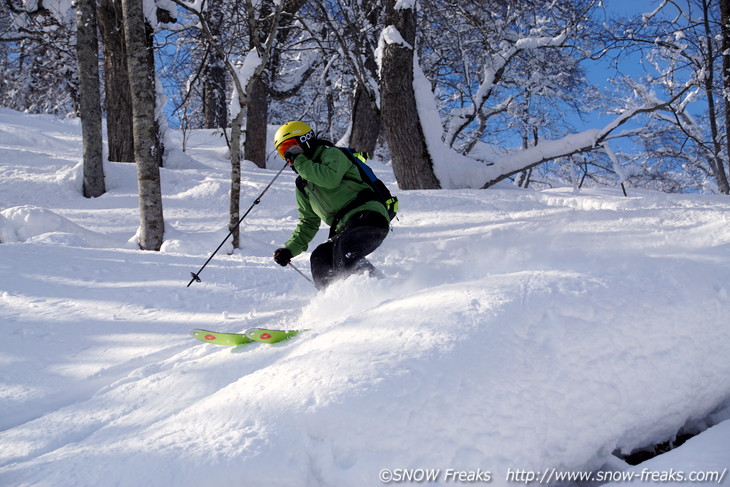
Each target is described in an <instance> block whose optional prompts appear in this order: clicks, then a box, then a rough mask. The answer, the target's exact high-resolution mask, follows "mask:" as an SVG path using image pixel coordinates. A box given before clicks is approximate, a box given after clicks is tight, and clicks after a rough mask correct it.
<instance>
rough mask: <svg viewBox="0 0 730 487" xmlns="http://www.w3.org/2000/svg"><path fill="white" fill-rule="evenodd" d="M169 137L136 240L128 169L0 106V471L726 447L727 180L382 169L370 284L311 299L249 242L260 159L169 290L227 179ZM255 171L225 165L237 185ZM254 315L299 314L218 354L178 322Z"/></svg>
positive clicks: (313, 478)
mask: <svg viewBox="0 0 730 487" xmlns="http://www.w3.org/2000/svg"><path fill="white" fill-rule="evenodd" d="M189 135H190V139H189V141H188V147H189V150H188V152H186V153H182V152H179V151H177V152H173V153H171V154H169V155H168V158H167V166H166V167H165V168H163V169H162V170H161V178H162V185H163V195H164V211H165V218H166V225H167V228H166V232H165V234H166V237H167V240H166V242H165V245H164V246H163V250H162V251H161V252H144V251H140V250H138V249H136V248H135V247H134V246H133V245H131V244H130V243H129V241H130V239H131V238H132V237H133V236H134V234H135V232H136V231H137V227H138V225H139V221H138V214H137V211H138V210H137V208H138V204H137V196H136V183H135V177H136V173H135V171H134V167H133V166H132V165H131V164H123V163H107V164H106V167H105V171H106V178H107V180H106V182H107V189H108V192H107V193H106V194H105V195H103V196H101V197H99V198H95V199H85V198H83V197H82V196H81V194H80V183H79V177H80V176H79V175H80V172H81V166H80V164H79V161H80V157H81V143H80V128H79V125H78V123H77V122H76V121H73V120H55V119H53V118H51V117H49V116H40V115H25V114H19V113H16V112H12V111H10V110H6V109H0V195H2V199H1V200H0V215H2V216H0V238H1V239H2V240H3V242H4V243H2V244H0V276H2V280H0V332H1V333H2V336H3V337H4V340H3V342H2V344H1V345H0V364H1V368H0V430H1V431H0V485H9V486H20V485H22V486H54V487H59V486H99V485H119V486H135V487H137V486H145V485H149V486H163V485H175V486H178V487H186V486H191V487H192V486H196V487H200V486H215V487H218V486H226V485H231V486H234V485H247V486H287V487H291V486H307V487H309V486H345V485H347V486H377V485H383V484H382V483H381V480H388V475H389V474H390V475H391V477H390V479H391V480H393V479H396V481H398V482H399V483H411V482H408V481H403V480H402V479H403V478H404V475H406V474H413V475H417V474H418V470H417V469H424V470H421V473H423V472H424V471H426V470H429V469H430V470H429V471H430V472H431V473H437V474H438V477H437V481H436V482H432V484H434V485H441V484H458V483H468V479H469V478H472V479H477V477H476V475H477V474H478V473H480V472H481V473H482V474H484V473H485V472H487V473H489V476H490V480H491V482H490V483H491V484H493V485H507V484H509V483H514V482H515V481H519V480H518V479H516V478H515V471H516V470H518V469H519V470H520V471H521V472H523V473H524V472H545V471H548V470H547V469H557V470H559V471H570V472H601V471H603V470H608V469H611V470H615V469H617V470H619V471H624V472H631V471H632V470H630V469H634V470H635V471H636V472H639V473H641V472H642V470H643V469H650V470H655V471H661V470H668V469H670V468H674V469H675V470H680V469H682V470H685V471H689V470H693V471H705V470H708V469H710V470H715V471H722V470H723V469H726V468H727V467H730V448H728V445H729V444H730V426H729V425H730V421H728V419H730V413H728V404H729V403H728V398H729V396H730V354H728V347H729V346H730V328H728V326H727V310H728V309H730V281H729V280H728V275H729V274H730V273H729V271H730V225H728V223H729V222H730V200H728V198H727V197H724V196H702V195H668V194H661V193H653V192H646V191H637V190H633V189H631V188H628V194H629V197H624V196H622V194H621V192H620V190H616V189H600V188H597V189H587V190H583V191H581V192H580V193H576V192H574V191H573V190H572V189H570V188H556V189H553V190H548V191H532V190H522V189H516V188H514V187H511V186H509V185H505V184H502V185H499V186H498V187H496V188H492V189H490V190H474V189H459V190H450V191H396V193H397V194H398V196H399V198H400V201H401V204H400V208H401V211H400V214H399V221H397V222H396V223H395V228H394V231H393V232H392V233H391V234H390V235H389V236H388V238H387V239H386V241H385V243H384V244H383V246H382V247H381V248H380V249H378V250H377V251H376V252H375V253H374V254H373V256H372V261H373V262H374V264H375V265H376V266H377V267H378V268H380V269H381V270H382V271H383V272H384V273H385V274H386V275H387V276H388V278H387V279H385V280H382V281H380V280H374V279H370V278H368V277H366V276H355V277H352V278H350V279H347V280H344V281H340V282H338V283H336V284H334V285H333V286H332V287H331V288H329V289H328V290H326V291H324V292H321V293H317V292H316V291H315V290H314V288H313V287H312V286H311V284H310V283H308V282H307V281H306V280H304V279H302V278H301V277H300V276H298V275H297V274H296V273H295V272H293V271H292V270H291V269H285V268H281V267H279V266H277V265H276V264H275V263H274V262H273V260H272V258H271V255H272V253H273V250H274V249H275V248H277V247H278V246H279V245H280V244H281V243H283V242H284V241H286V239H287V238H288V237H289V235H290V232H291V231H292V230H293V228H294V226H295V224H296V220H297V212H296V210H295V208H294V178H295V174H294V173H291V172H289V171H285V172H284V173H282V175H281V176H280V177H279V178H278V179H277V181H276V182H275V183H274V185H273V186H272V187H271V189H270V190H269V191H268V192H267V193H266V195H265V196H264V198H263V199H262V200H261V204H259V205H257V206H256V207H255V209H254V210H253V211H252V212H251V214H250V215H249V216H248V218H247V219H246V220H245V221H244V224H243V226H242V238H241V241H242V247H243V248H242V249H240V250H237V251H236V252H234V253H230V254H229V252H230V250H231V249H230V246H229V247H224V248H223V249H222V250H221V252H220V253H219V254H218V255H217V256H216V257H215V258H214V259H213V260H212V261H211V263H210V264H209V265H208V266H207V267H206V269H205V270H204V271H203V272H202V273H201V274H200V276H201V278H202V280H203V282H202V283H194V284H192V286H190V287H186V285H187V283H188V281H189V279H190V272H197V271H198V269H199V268H200V266H201V265H202V264H203V262H204V261H205V259H206V258H207V257H208V255H209V254H210V253H211V252H212V251H213V250H214V249H215V247H216V246H217V245H218V244H219V243H220V242H221V241H222V240H223V238H224V237H225V236H226V234H227V230H226V222H227V218H228V217H227V208H228V202H227V201H228V200H227V197H228V180H229V174H228V169H227V161H226V159H225V154H226V151H225V148H224V147H223V141H222V140H221V138H220V137H218V136H215V135H214V134H213V133H212V131H195V132H193V133H192V134H189ZM175 146H177V147H179V146H180V142H179V140H176V139H175V138H174V137H172V138H171V139H170V140H168V141H166V147H168V148H169V147H175ZM279 162H280V161H274V160H273V159H272V163H271V164H270V166H269V167H270V168H274V167H275V166H276V169H278V166H279ZM443 163H444V161H440V164H443ZM373 166H374V168H375V169H376V172H378V173H379V174H380V175H381V177H383V178H384V179H385V180H386V181H388V182H390V185H391V187H393V188H395V186H394V184H393V176H392V173H391V172H390V169H389V167H388V166H387V165H385V164H382V163H380V162H378V161H375V162H373ZM276 169H269V170H261V169H257V168H256V167H255V166H254V165H253V164H250V163H247V164H245V165H244V181H243V182H242V201H241V203H242V206H243V207H248V205H249V204H250V203H251V202H252V201H253V199H254V198H255V197H256V196H258V194H259V193H260V192H261V190H262V189H263V188H264V187H265V186H266V184H268V182H269V181H270V180H271V179H272V177H273V176H274V174H275V172H276ZM325 237H326V231H324V229H323V230H322V231H321V232H320V235H318V237H317V238H318V240H317V242H321V241H322V240H323V239H324V238H325ZM295 264H297V265H298V267H299V268H300V269H303V270H306V269H307V255H304V256H301V257H298V258H297V259H295ZM256 326H268V327H273V328H302V329H307V330H308V331H306V332H305V333H302V334H300V335H299V336H297V337H296V338H294V339H292V340H291V341H289V342H286V343H281V344H276V345H267V344H251V345H246V346H243V347H240V348H228V347H216V346H214V345H210V344H204V343H201V342H198V341H196V340H194V339H193V338H192V337H190V336H189V335H188V330H189V329H191V328H206V329H214V330H219V331H229V332H237V331H241V330H244V329H246V328H250V327H256ZM708 427H709V429H706V428H708ZM681 428H685V429H686V430H703V429H706V431H704V432H703V433H702V434H700V435H699V436H696V437H695V438H693V439H691V440H689V441H688V442H687V443H685V444H684V445H683V446H681V447H679V448H678V449H676V450H673V451H671V452H669V453H666V454H664V455H661V456H659V457H656V458H655V459H652V460H650V461H648V462H645V463H643V464H640V465H638V466H636V467H629V466H628V465H627V464H625V463H623V462H622V461H620V460H619V459H618V458H616V457H615V456H614V455H613V452H614V451H622V452H624V453H628V452H630V451H632V450H634V449H636V448H641V447H645V446H649V445H652V444H656V443H660V442H664V441H667V440H671V439H672V438H673V437H674V435H675V434H676V433H677V431H678V430H680V429H681ZM413 469H416V470H413ZM434 469H439V470H438V472H436V471H435V470H434ZM447 469H451V471H452V473H453V472H467V473H469V472H470V473H471V474H472V476H471V477H469V476H468V475H464V476H463V479H465V480H463V481H462V482H460V481H458V480H454V479H455V478H456V475H455V473H454V474H453V475H452V476H451V477H448V478H447V477H446V475H447V473H446V472H447ZM551 471H552V470H551ZM510 473H511V474H512V475H513V476H512V477H510ZM481 479H482V480H481V481H483V479H484V477H482V478H481ZM723 480H724V485H728V482H729V481H728V480H727V475H725V477H724V479H723ZM473 483H479V482H477V481H476V480H474V482H473ZM648 483H651V482H648ZM713 483H716V482H713ZM419 484H421V485H424V484H425V485H428V484H429V483H428V482H420V483H419Z"/></svg>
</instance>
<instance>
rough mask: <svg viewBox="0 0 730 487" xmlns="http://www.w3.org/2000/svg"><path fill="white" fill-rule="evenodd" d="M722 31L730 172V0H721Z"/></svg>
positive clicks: (723, 76) (726, 133) (729, 166)
mask: <svg viewBox="0 0 730 487" xmlns="http://www.w3.org/2000/svg"><path fill="white" fill-rule="evenodd" d="M720 32H721V35H722V87H723V93H724V94H725V99H724V100H723V101H724V102H725V103H724V104H725V145H726V147H725V150H726V152H725V154H726V160H725V161H724V163H725V164H726V165H727V166H728V172H730V0H720ZM721 163H722V162H721ZM723 172H724V171H723Z"/></svg>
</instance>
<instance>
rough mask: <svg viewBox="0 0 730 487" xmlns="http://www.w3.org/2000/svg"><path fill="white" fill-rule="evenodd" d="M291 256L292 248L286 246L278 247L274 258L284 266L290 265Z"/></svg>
mask: <svg viewBox="0 0 730 487" xmlns="http://www.w3.org/2000/svg"><path fill="white" fill-rule="evenodd" d="M291 258H292V255H291V250H289V249H287V248H286V247H282V248H280V249H276V252H274V260H275V261H276V263H277V264H279V265H280V266H282V267H286V266H288V265H289V262H291Z"/></svg>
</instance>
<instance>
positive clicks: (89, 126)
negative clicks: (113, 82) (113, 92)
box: [76, 0, 105, 198]
mask: <svg viewBox="0 0 730 487" xmlns="http://www.w3.org/2000/svg"><path fill="white" fill-rule="evenodd" d="M76 8H77V10H76V16H77V31H76V58H77V63H78V73H79V112H80V116H81V132H82V134H83V146H84V196H85V197H87V198H96V197H98V196H101V195H102V194H104V191H105V187H104V163H103V150H102V144H103V142H102V135H101V93H100V89H99V39H98V37H97V34H96V8H95V5H94V0H78V1H77V3H76Z"/></svg>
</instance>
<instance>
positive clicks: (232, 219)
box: [228, 102, 246, 249]
mask: <svg viewBox="0 0 730 487" xmlns="http://www.w3.org/2000/svg"><path fill="white" fill-rule="evenodd" d="M245 109H246V105H245V104H244V103H240V102H239V107H238V114H236V116H235V117H233V120H232V121H231V195H230V200H229V206H228V230H230V231H231V233H232V237H233V238H232V243H233V248H234V249H237V248H239V246H240V237H241V229H240V228H239V226H238V220H239V218H240V214H241V126H242V125H243V116H244V113H245V111H244V110H245Z"/></svg>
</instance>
